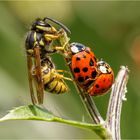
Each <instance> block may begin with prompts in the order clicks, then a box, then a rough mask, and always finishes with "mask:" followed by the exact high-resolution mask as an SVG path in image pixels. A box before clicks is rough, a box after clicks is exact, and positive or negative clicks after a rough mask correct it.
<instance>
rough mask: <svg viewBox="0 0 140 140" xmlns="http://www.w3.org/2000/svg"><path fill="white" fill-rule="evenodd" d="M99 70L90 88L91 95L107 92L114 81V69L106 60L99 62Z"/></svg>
mask: <svg viewBox="0 0 140 140" xmlns="http://www.w3.org/2000/svg"><path fill="white" fill-rule="evenodd" d="M97 70H98V73H99V75H98V77H97V78H96V80H95V81H94V82H93V84H92V86H91V87H90V88H89V89H88V93H89V95H91V96H97V95H103V94H105V93H106V92H107V91H108V90H109V89H110V88H111V86H112V84H113V82H114V73H113V70H112V69H111V67H110V66H109V64H107V63H106V62H105V61H99V62H97Z"/></svg>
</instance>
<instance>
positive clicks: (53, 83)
mask: <svg viewBox="0 0 140 140" xmlns="http://www.w3.org/2000/svg"><path fill="white" fill-rule="evenodd" d="M60 72H63V73H64V72H65V71H64V70H56V69H55V66H54V64H53V63H52V61H51V60H50V59H48V58H47V59H45V60H43V61H42V62H41V74H42V80H43V86H44V90H46V91H49V92H50V93H55V94H60V93H65V92H67V91H68V87H67V85H66V83H65V82H64V79H65V80H70V81H71V78H68V77H65V76H64V75H62V74H60ZM32 75H33V76H34V78H36V70H35V68H33V74H32ZM35 81H36V79H35Z"/></svg>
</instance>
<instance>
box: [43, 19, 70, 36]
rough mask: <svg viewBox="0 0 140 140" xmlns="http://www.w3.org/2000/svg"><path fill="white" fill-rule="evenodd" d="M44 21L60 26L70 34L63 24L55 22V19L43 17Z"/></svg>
mask: <svg viewBox="0 0 140 140" xmlns="http://www.w3.org/2000/svg"><path fill="white" fill-rule="evenodd" d="M45 20H50V21H52V22H54V23H56V24H57V25H59V26H61V27H62V28H63V29H64V30H65V31H66V32H67V33H69V34H71V31H70V30H69V29H68V28H67V27H66V26H65V25H64V24H62V23H61V22H59V21H57V20H55V19H52V18H49V17H45V18H44V21H45Z"/></svg>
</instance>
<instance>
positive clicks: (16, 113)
mask: <svg viewBox="0 0 140 140" xmlns="http://www.w3.org/2000/svg"><path fill="white" fill-rule="evenodd" d="M7 120H40V121H46V122H59V123H65V124H69V125H72V126H76V127H79V128H84V129H88V130H91V131H94V132H95V133H96V134H97V135H98V136H100V137H101V138H103V139H104V138H108V132H107V131H106V129H105V128H104V127H103V126H102V125H98V124H90V123H84V122H78V121H73V120H67V119H63V118H60V117H57V116H55V115H53V114H52V113H50V112H49V111H48V110H46V109H43V108H41V107H38V106H35V105H28V106H20V107H17V108H15V109H13V110H11V111H10V112H9V113H8V114H7V115H5V116H4V117H3V118H1V119H0V122H4V121H7Z"/></svg>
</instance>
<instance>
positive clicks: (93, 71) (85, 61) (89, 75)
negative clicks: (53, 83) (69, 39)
mask: <svg viewBox="0 0 140 140" xmlns="http://www.w3.org/2000/svg"><path fill="white" fill-rule="evenodd" d="M70 50H71V53H72V56H71V64H70V67H71V71H72V73H73V76H74V78H75V80H76V82H77V84H78V85H79V86H80V87H81V88H82V89H83V90H87V89H88V87H89V86H90V85H91V84H92V83H93V81H94V80H95V78H96V76H97V75H98V72H97V60H96V57H95V55H94V53H93V52H92V51H91V50H90V48H88V47H86V46H85V45H83V44H80V43H71V44H70Z"/></svg>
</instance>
